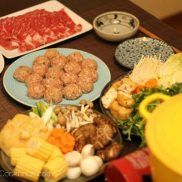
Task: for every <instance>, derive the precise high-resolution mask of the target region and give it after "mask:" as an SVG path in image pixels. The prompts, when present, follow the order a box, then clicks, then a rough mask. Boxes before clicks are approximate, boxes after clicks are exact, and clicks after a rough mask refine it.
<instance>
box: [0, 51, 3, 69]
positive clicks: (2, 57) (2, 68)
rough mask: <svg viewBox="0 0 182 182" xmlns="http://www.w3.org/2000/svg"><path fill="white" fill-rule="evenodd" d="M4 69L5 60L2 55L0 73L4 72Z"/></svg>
mask: <svg viewBox="0 0 182 182" xmlns="http://www.w3.org/2000/svg"><path fill="white" fill-rule="evenodd" d="M3 69H4V58H3V56H2V54H0V73H1V72H2V71H3Z"/></svg>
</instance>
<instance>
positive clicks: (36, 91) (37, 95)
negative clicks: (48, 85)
mask: <svg viewBox="0 0 182 182" xmlns="http://www.w3.org/2000/svg"><path fill="white" fill-rule="evenodd" d="M44 91H45V88H44V86H43V85H42V84H40V83H31V84H29V85H28V89H27V95H28V97H30V98H32V99H41V98H42V97H43V96H44Z"/></svg>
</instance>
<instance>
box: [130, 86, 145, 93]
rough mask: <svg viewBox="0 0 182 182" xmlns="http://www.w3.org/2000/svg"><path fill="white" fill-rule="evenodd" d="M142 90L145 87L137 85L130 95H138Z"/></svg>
mask: <svg viewBox="0 0 182 182" xmlns="http://www.w3.org/2000/svg"><path fill="white" fill-rule="evenodd" d="M144 88H145V86H143V85H137V86H136V87H135V89H134V90H133V91H132V94H138V93H140V92H141V91H142V90H143V89H144Z"/></svg>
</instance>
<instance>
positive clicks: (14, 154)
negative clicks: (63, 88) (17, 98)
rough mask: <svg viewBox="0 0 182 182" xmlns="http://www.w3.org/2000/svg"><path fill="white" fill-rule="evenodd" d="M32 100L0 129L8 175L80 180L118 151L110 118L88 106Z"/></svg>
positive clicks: (117, 138)
mask: <svg viewBox="0 0 182 182" xmlns="http://www.w3.org/2000/svg"><path fill="white" fill-rule="evenodd" d="M81 103H82V104H81V105H80V106H73V105H63V106H60V105H59V106H56V105H47V104H46V103H44V102H38V103H37V104H36V106H35V107H32V110H31V111H29V112H28V114H17V115H15V116H14V118H12V119H11V120H9V121H8V122H7V124H6V125H5V126H4V128H3V129H2V130H1V132H0V148H1V152H0V154H1V155H0V161H1V163H2V166H3V168H4V169H5V170H7V171H10V172H11V173H12V174H13V176H14V177H17V178H21V179H25V180H29V181H39V180H40V179H41V178H44V180H46V181H59V180H63V181H69V180H75V181H86V180H89V179H91V178H93V177H95V176H96V175H98V174H100V173H101V172H102V169H103V166H104V165H105V163H106V162H108V161H110V160H112V159H115V158H117V157H118V156H119V155H120V153H121V151H122V139H121V135H120V133H119V131H118V130H117V127H116V126H115V124H114V122H113V121H112V120H111V119H109V118H107V117H106V116H104V115H103V114H101V113H99V112H97V111H95V110H93V109H92V107H93V103H92V102H90V101H85V100H82V101H81Z"/></svg>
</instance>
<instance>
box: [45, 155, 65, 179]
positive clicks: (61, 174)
mask: <svg viewBox="0 0 182 182" xmlns="http://www.w3.org/2000/svg"><path fill="white" fill-rule="evenodd" d="M67 170H68V165H67V162H66V161H65V159H64V158H63V157H57V158H54V159H52V160H49V161H48V162H47V163H46V164H45V165H44V167H43V171H42V176H44V179H45V181H46V182H56V181H59V180H61V179H63V178H65V177H66V173H67Z"/></svg>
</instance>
